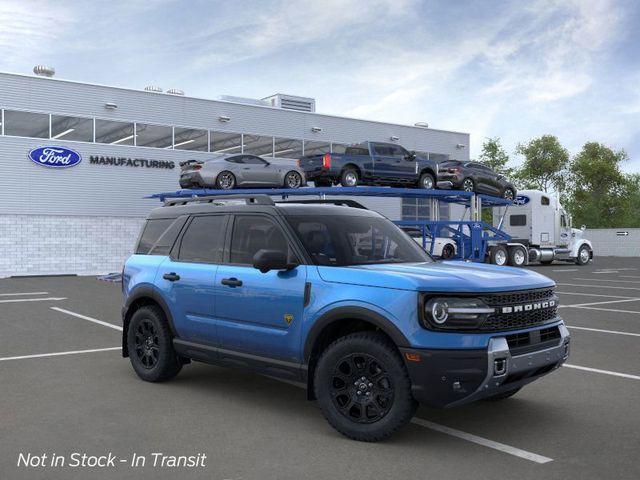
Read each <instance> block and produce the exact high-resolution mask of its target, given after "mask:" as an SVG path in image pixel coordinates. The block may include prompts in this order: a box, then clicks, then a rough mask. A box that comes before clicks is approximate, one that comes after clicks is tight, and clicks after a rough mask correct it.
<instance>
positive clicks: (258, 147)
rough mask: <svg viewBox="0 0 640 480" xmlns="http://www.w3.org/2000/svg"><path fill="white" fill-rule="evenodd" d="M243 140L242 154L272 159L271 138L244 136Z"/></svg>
mask: <svg viewBox="0 0 640 480" xmlns="http://www.w3.org/2000/svg"><path fill="white" fill-rule="evenodd" d="M243 138H244V150H243V152H244V153H249V154H251V155H264V156H267V157H273V137H262V136H260V135H247V134H244V135H243Z"/></svg>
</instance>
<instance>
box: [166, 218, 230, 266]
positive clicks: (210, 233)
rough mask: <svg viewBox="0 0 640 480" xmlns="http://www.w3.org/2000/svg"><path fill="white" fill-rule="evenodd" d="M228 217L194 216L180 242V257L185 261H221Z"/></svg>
mask: <svg viewBox="0 0 640 480" xmlns="http://www.w3.org/2000/svg"><path fill="white" fill-rule="evenodd" d="M226 221H227V217H226V216H225V215H207V216H201V217H194V218H193V220H192V221H191V223H189V226H188V227H187V231H186V232H185V233H184V235H183V236H182V241H181V242H180V253H179V254H178V259H179V260H181V261H184V262H197V263H220V262H221V261H222V249H223V247H224V233H225V228H224V227H225V224H226Z"/></svg>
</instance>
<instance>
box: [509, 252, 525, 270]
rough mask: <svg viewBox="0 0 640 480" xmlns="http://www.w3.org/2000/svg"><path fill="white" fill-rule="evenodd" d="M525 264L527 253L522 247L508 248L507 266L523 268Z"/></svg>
mask: <svg viewBox="0 0 640 480" xmlns="http://www.w3.org/2000/svg"><path fill="white" fill-rule="evenodd" d="M526 263H527V252H526V251H525V249H524V248H523V247H511V248H509V265H511V266H513V267H523V266H524V265H525V264H526Z"/></svg>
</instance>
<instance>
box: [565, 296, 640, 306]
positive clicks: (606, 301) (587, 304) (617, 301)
mask: <svg viewBox="0 0 640 480" xmlns="http://www.w3.org/2000/svg"><path fill="white" fill-rule="evenodd" d="M637 301H640V298H627V299H625V300H605V301H603V302H591V303H577V304H575V305H558V308H578V307H590V306H591V305H604V304H607V303H625V302H637Z"/></svg>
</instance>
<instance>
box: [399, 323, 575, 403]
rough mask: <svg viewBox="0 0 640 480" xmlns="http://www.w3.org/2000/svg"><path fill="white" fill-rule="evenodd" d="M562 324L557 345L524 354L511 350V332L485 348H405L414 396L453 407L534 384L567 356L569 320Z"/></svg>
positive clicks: (421, 401) (420, 399)
mask: <svg viewBox="0 0 640 480" xmlns="http://www.w3.org/2000/svg"><path fill="white" fill-rule="evenodd" d="M558 329H559V332H560V338H558V339H557V342H555V343H554V344H553V346H548V344H547V345H546V346H545V347H546V348H543V349H541V350H535V351H530V352H528V353H524V354H520V355H512V354H511V351H510V349H509V344H508V343H507V338H506V336H497V337H493V338H491V339H490V340H489V346H488V347H487V349H482V350H478V349H474V350H464V349H460V350H423V349H414V348H401V349H400V350H401V353H402V356H403V358H404V360H405V364H406V366H407V369H408V371H409V376H410V377H411V383H412V387H411V388H412V393H413V396H414V398H415V399H416V400H417V401H418V402H420V403H422V404H425V405H429V406H432V407H438V408H450V407H456V406H459V405H464V404H466V403H471V402H474V401H476V400H480V399H482V398H486V397H490V396H492V395H496V394H499V393H502V392H506V391H509V390H514V389H516V388H519V387H522V386H523V385H526V384H527V383H531V382H533V381H534V380H537V379H538V378H540V377H542V376H544V375H546V374H548V373H550V372H552V371H553V370H556V369H557V368H559V367H560V366H561V365H562V364H563V363H564V362H565V361H566V360H567V358H568V356H569V339H570V336H569V331H568V330H567V328H566V327H565V326H564V324H563V323H560V324H558ZM409 358H413V359H414V361H411V360H409ZM415 358H420V361H415Z"/></svg>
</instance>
